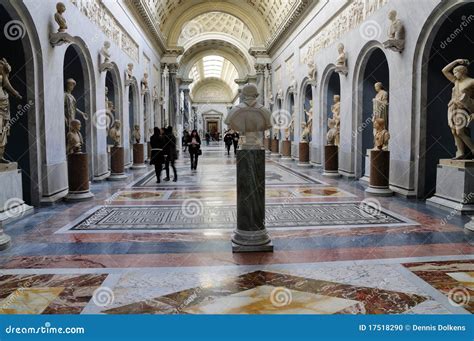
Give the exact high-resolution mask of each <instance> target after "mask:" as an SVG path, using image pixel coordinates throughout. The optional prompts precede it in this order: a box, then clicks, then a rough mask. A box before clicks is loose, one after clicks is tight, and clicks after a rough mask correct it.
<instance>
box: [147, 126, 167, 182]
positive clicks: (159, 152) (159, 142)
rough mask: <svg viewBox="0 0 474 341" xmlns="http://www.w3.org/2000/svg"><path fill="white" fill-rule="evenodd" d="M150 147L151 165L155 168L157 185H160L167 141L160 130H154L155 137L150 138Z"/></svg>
mask: <svg viewBox="0 0 474 341" xmlns="http://www.w3.org/2000/svg"><path fill="white" fill-rule="evenodd" d="M150 145H151V158H150V164H151V165H154V166H155V174H156V183H158V184H159V183H160V182H161V171H162V170H163V164H164V162H165V154H164V147H165V141H164V136H163V135H162V134H161V132H160V128H158V127H155V128H153V135H152V136H151V138H150Z"/></svg>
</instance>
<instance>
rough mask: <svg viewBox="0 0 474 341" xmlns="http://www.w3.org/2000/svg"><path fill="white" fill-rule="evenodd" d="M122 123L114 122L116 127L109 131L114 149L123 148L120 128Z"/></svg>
mask: <svg viewBox="0 0 474 341" xmlns="http://www.w3.org/2000/svg"><path fill="white" fill-rule="evenodd" d="M121 125H122V123H121V122H120V121H119V120H115V121H114V125H113V126H112V128H111V129H110V131H109V137H110V138H111V139H112V140H113V141H114V147H121V145H122V133H121V132H120V127H121Z"/></svg>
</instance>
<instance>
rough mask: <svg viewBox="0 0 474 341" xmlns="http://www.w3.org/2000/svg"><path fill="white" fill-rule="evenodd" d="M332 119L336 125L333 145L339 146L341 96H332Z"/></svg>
mask: <svg viewBox="0 0 474 341" xmlns="http://www.w3.org/2000/svg"><path fill="white" fill-rule="evenodd" d="M331 112H332V118H333V120H334V122H335V124H336V126H335V128H336V131H337V134H336V135H335V141H334V145H335V146H339V143H340V139H339V137H340V136H341V96H339V95H334V97H333V105H332V106H331Z"/></svg>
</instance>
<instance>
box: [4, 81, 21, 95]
mask: <svg viewBox="0 0 474 341" xmlns="http://www.w3.org/2000/svg"><path fill="white" fill-rule="evenodd" d="M3 87H4V88H5V89H6V90H7V91H8V92H9V93H11V94H12V95H13V96H15V97H17V98H19V99H21V98H22V97H21V95H20V93H19V92H18V91H16V90H15V89H14V88H13V86H12V85H11V84H10V80H9V79H8V76H4V78H3Z"/></svg>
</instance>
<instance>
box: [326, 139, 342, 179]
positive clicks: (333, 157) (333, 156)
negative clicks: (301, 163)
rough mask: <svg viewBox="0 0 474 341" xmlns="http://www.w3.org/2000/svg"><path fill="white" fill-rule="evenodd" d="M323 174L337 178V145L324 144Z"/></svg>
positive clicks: (338, 175)
mask: <svg viewBox="0 0 474 341" xmlns="http://www.w3.org/2000/svg"><path fill="white" fill-rule="evenodd" d="M323 175H324V176H329V177H333V178H338V177H340V176H341V175H340V174H339V147H338V146H330V145H326V146H324V172H323Z"/></svg>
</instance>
